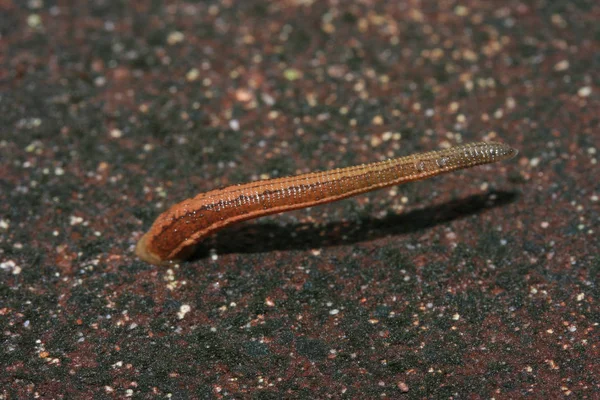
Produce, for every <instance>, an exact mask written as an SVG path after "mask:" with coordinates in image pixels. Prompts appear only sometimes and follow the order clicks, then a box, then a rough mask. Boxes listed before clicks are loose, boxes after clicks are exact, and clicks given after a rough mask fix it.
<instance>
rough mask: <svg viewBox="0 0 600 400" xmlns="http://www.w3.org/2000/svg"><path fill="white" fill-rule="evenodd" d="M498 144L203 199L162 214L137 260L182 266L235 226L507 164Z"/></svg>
mask: <svg viewBox="0 0 600 400" xmlns="http://www.w3.org/2000/svg"><path fill="white" fill-rule="evenodd" d="M516 154H517V151H516V150H514V149H512V148H511V147H509V146H507V145H505V144H501V143H491V142H490V143H472V144H466V145H461V146H456V147H452V148H449V149H444V150H438V151H431V152H428V153H420V154H414V155H410V156H406V157H400V158H396V159H391V160H387V161H381V162H375V163H371V164H363V165H358V166H354V167H347V168H340V169H334V170H330V171H323V172H313V173H308V174H302V175H297V176H291V177H285V178H276V179H268V180H262V181H256V182H250V183H245V184H239V185H234V186H229V187H226V188H223V189H217V190H212V191H209V192H206V193H201V194H199V195H197V196H196V197H194V198H191V199H187V200H184V201H182V202H181V203H179V204H176V205H174V206H172V207H171V208H170V209H168V210H167V211H165V212H163V213H162V214H161V215H160V216H159V217H158V218H157V219H156V221H155V222H154V224H153V225H152V227H151V228H150V230H149V231H148V232H147V233H146V234H145V235H144V236H143V237H142V238H141V239H140V241H139V242H138V244H137V246H136V254H137V255H138V257H140V258H141V259H142V260H144V261H146V262H149V263H151V264H156V265H161V264H169V263H173V262H178V261H181V260H184V259H185V258H187V257H188V256H190V255H191V253H193V250H194V248H195V245H196V244H197V243H198V242H200V241H201V240H202V239H204V238H205V237H207V236H208V235H211V234H213V233H214V232H216V231H217V230H219V229H221V228H224V227H226V226H228V225H231V224H233V223H236V222H239V221H244V220H248V219H252V218H258V217H262V216H265V215H269V214H275V213H280V212H284V211H290V210H295V209H298V208H304V207H312V206H315V205H318V204H323V203H329V202H332V201H336V200H340V199H344V198H347V197H350V196H354V195H357V194H360V193H365V192H369V191H371V190H375V189H379V188H383V187H386V186H393V185H398V184H400V183H404V182H411V181H416V180H421V179H426V178H429V177H431V176H435V175H440V174H443V173H446V172H450V171H454V170H457V169H463V168H470V167H473V166H476V165H481V164H489V163H493V162H496V161H501V160H506V159H509V158H511V157H513V156H514V155H516Z"/></svg>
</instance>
